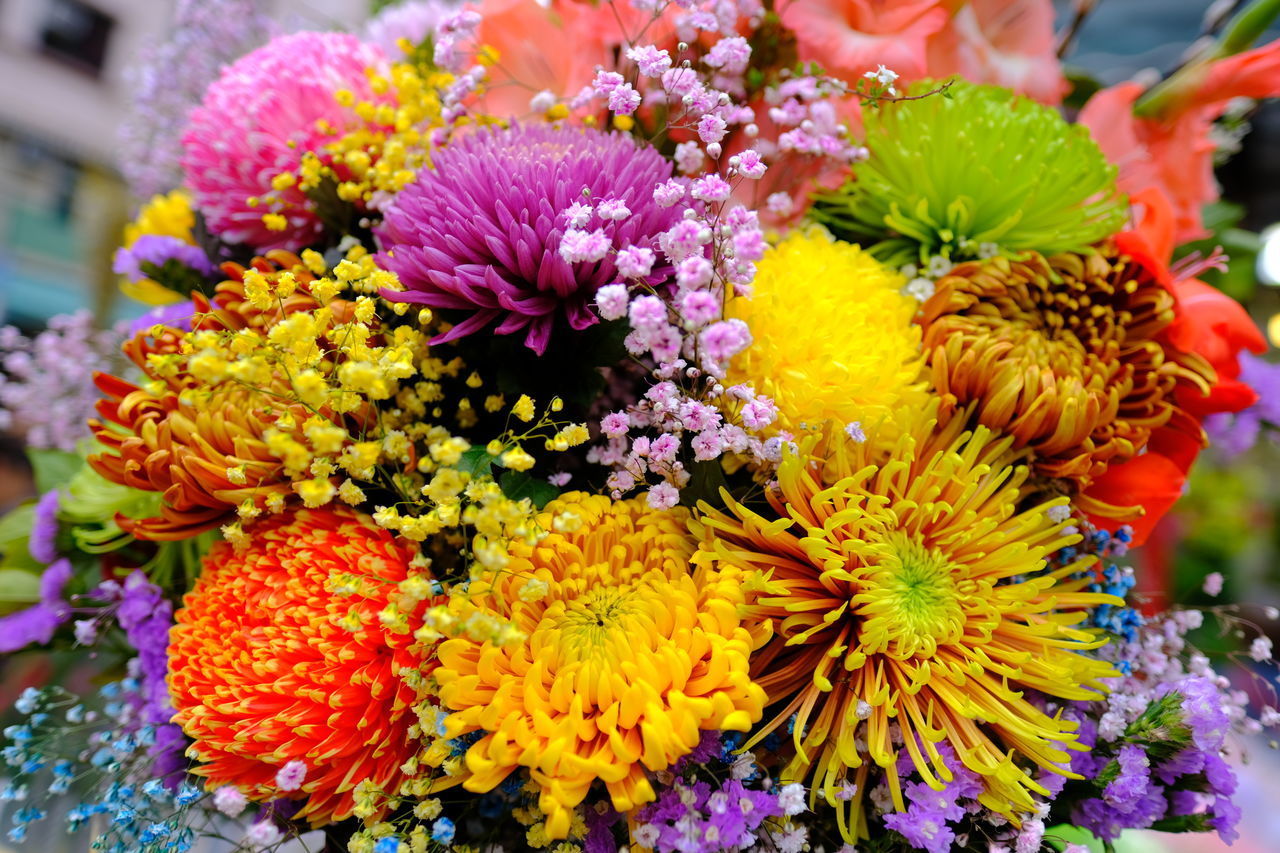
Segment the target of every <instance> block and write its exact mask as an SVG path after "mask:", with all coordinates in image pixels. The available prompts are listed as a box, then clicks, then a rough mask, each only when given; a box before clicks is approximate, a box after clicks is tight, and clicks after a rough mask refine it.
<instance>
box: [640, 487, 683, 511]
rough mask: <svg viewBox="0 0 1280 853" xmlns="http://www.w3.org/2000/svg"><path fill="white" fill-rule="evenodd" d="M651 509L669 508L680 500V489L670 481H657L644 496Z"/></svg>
mask: <svg viewBox="0 0 1280 853" xmlns="http://www.w3.org/2000/svg"><path fill="white" fill-rule="evenodd" d="M645 500H646V502H647V503H648V504H649V506H650V508H652V509H671V507H673V506H675V505H676V504H677V503H679V502H680V490H679V489H677V488H676V487H675V486H673V485H671V484H670V483H659V484H658V485H656V486H654V487H653V488H652V489H650V490H649V493H648V494H647V495H646V496H645Z"/></svg>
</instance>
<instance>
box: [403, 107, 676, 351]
mask: <svg viewBox="0 0 1280 853" xmlns="http://www.w3.org/2000/svg"><path fill="white" fill-rule="evenodd" d="M433 166H434V168H433V169H430V170H427V171H424V172H423V173H422V174H420V175H419V176H418V180H417V181H416V182H415V183H413V184H410V185H409V186H408V187H406V188H405V189H404V190H403V191H402V192H401V193H400V194H399V195H398V196H397V197H396V200H395V203H394V205H393V206H392V207H391V209H390V210H388V211H387V213H386V219H385V221H384V223H383V225H382V228H381V229H380V230H379V233H378V238H379V240H380V241H381V244H382V247H383V250H384V252H383V255H382V257H381V262H382V263H383V264H384V265H385V266H386V267H387V268H388V269H390V270H391V271H392V272H395V273H396V274H397V275H399V277H400V280H401V282H403V283H404V285H405V287H406V290H405V291H404V292H401V293H387V294H385V295H386V296H387V298H389V299H395V300H398V301H401V302H413V303H416V304H419V305H426V306H429V307H432V308H444V309H454V310H458V311H463V312H466V313H467V315H468V316H466V317H465V318H464V319H463V320H462V321H461V322H459V323H458V324H457V325H456V326H454V327H453V328H452V329H450V330H449V331H448V332H447V333H446V334H444V335H442V336H441V337H440V338H439V339H438V340H440V341H447V340H453V339H456V338H460V337H463V336H464V335H469V334H472V333H474V332H477V331H479V330H481V329H484V328H487V327H490V326H496V328H494V332H496V333H497V334H500V335H510V334H515V333H517V332H520V331H524V332H525V344H526V345H527V346H528V347H529V348H531V349H532V350H534V351H535V352H537V353H542V352H544V351H545V350H546V348H547V344H548V342H549V341H550V339H551V330H552V327H553V325H554V324H555V322H556V320H557V319H558V318H560V317H563V318H564V319H565V320H567V321H568V323H569V326H570V327H571V328H573V329H584V328H586V327H587V326H589V325H591V324H592V323H594V322H596V315H595V313H594V312H593V311H592V310H591V308H590V305H589V303H590V302H591V298H592V296H593V295H594V294H595V292H596V290H597V289H598V288H600V287H601V286H602V285H606V284H610V283H612V282H614V281H616V280H617V279H618V277H619V276H618V272H617V269H616V268H615V266H614V252H616V250H618V249H621V248H624V247H627V246H640V247H644V248H650V249H653V248H656V246H657V239H656V238H657V235H658V234H660V233H662V232H663V231H665V230H666V229H667V228H669V227H670V226H671V225H672V224H673V223H674V222H675V220H676V218H677V217H678V213H677V212H676V210H675V209H674V208H664V207H660V206H659V205H658V204H657V203H656V202H654V200H653V190H654V187H655V186H656V185H658V184H660V183H662V182H664V181H666V180H667V179H668V178H670V177H671V164H670V163H669V162H668V161H666V160H665V159H663V158H662V156H661V155H659V154H658V152H657V151H654V150H653V149H652V148H647V147H643V146H640V145H637V144H636V143H635V142H634V141H633V140H632V139H631V138H630V137H627V136H623V135H621V134H617V133H605V132H602V131H598V130H579V129H575V128H568V127H565V128H550V127H521V126H516V127H512V128H509V129H505V130H492V131H481V132H479V133H476V134H475V135H473V136H469V137H467V138H465V139H462V140H460V141H458V142H455V143H453V144H452V145H450V146H449V147H448V148H446V149H444V150H443V151H441V152H440V153H439V154H437V155H435V156H434V158H433ZM612 200H617V201H620V202H622V204H623V205H624V206H625V209H626V210H627V211H628V213H627V215H626V216H625V217H624V218H621V219H614V218H603V217H599V216H596V215H595V214H593V213H587V214H580V215H581V216H582V218H583V219H585V220H586V221H582V220H581V219H579V220H577V221H575V222H573V223H572V224H571V221H570V220H571V219H573V217H572V216H566V215H565V211H566V210H567V209H568V208H569V207H570V206H571V205H573V204H575V203H581V204H585V205H595V204H598V203H599V202H602V201H612ZM580 209H581V208H575V210H580ZM588 210H589V208H588ZM569 231H573V232H574V234H578V233H579V232H583V231H585V232H587V233H588V236H595V237H596V239H599V235H602V236H603V239H604V240H607V242H608V246H607V249H611V250H613V251H606V252H605V253H604V254H603V257H600V258H599V260H578V261H576V262H570V261H568V260H566V259H565V258H564V257H563V256H562V253H561V243H562V240H563V238H564V236H565V234H566V232H569ZM597 232H598V234H597ZM571 236H572V235H571ZM582 242H584V243H585V242H589V241H585V240H584V241H582ZM668 272H669V269H668V268H666V267H662V268H656V269H654V270H652V271H651V273H650V275H649V276H648V277H647V279H646V281H648V282H649V283H650V284H657V283H659V282H660V281H662V280H663V279H664V278H665V277H666V275H667V274H668Z"/></svg>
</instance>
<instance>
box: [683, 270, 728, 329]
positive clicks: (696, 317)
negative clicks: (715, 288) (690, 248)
mask: <svg viewBox="0 0 1280 853" xmlns="http://www.w3.org/2000/svg"><path fill="white" fill-rule="evenodd" d="M689 260H694V259H693V258H690V259H689ZM697 260H704V259H703V258H697ZM680 313H681V315H682V316H683V317H684V321H685V324H686V325H687V326H689V327H690V328H698V327H699V326H705V325H706V324H707V323H710V322H711V321H712V320H714V319H716V318H717V317H719V316H720V300H718V299H716V298H715V296H713V295H712V294H710V293H708V292H707V291H705V290H691V291H689V292H688V293H686V294H685V295H684V296H683V297H681V299H680Z"/></svg>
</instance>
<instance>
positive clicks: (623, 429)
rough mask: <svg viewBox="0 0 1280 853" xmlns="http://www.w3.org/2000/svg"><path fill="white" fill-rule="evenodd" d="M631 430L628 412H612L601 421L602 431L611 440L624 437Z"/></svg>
mask: <svg viewBox="0 0 1280 853" xmlns="http://www.w3.org/2000/svg"><path fill="white" fill-rule="evenodd" d="M630 429H631V419H630V418H629V417H627V413H626V412H610V413H609V414H607V415H605V416H604V417H603V418H601V419H600V431H601V432H602V433H604V434H605V435H606V436H608V437H609V438H618V437H619V436H624V435H626V434H627V431H628V430H630Z"/></svg>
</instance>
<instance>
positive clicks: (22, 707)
mask: <svg viewBox="0 0 1280 853" xmlns="http://www.w3.org/2000/svg"><path fill="white" fill-rule="evenodd" d="M39 701H40V691H39V690H36V689H35V688H34V687H28V688H27V689H26V690H23V691H22V695H21V696H19V697H18V701H17V702H14V703H13V707H15V708H17V709H18V713H19V714H30V713H31V712H32V711H34V710H35V709H36V703H37V702H39Z"/></svg>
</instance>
